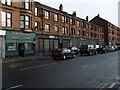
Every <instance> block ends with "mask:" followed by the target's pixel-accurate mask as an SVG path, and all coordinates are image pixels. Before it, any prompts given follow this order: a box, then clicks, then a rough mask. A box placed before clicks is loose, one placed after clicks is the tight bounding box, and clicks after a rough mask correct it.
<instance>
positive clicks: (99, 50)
mask: <svg viewBox="0 0 120 90" xmlns="http://www.w3.org/2000/svg"><path fill="white" fill-rule="evenodd" d="M97 52H98V53H99V54H100V53H106V52H108V48H107V46H100V47H99V48H97Z"/></svg>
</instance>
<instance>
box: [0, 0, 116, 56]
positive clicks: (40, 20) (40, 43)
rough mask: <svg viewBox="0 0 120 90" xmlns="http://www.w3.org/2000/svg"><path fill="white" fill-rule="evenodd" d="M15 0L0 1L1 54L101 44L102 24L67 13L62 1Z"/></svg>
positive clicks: (48, 50)
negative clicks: (55, 3) (51, 3)
mask: <svg viewBox="0 0 120 90" xmlns="http://www.w3.org/2000/svg"><path fill="white" fill-rule="evenodd" d="M14 1H15V0H14ZM16 1H17V2H13V0H1V2H0V5H1V7H0V10H1V14H0V18H2V19H1V22H0V23H1V24H0V58H1V57H2V58H5V57H13V56H16V57H19V56H27V55H33V54H35V53H38V54H40V53H41V54H46V53H50V52H51V51H52V50H54V49H56V48H58V47H59V48H67V47H72V46H75V47H79V46H80V45H82V44H93V45H96V44H99V45H104V33H103V31H104V30H103V27H101V26H99V25H96V24H94V23H90V22H89V20H88V16H87V17H86V19H81V18H79V17H78V16H77V14H76V11H73V13H72V14H69V13H67V12H65V11H64V8H63V5H62V4H60V6H59V9H55V8H52V7H49V6H46V5H44V4H41V3H39V2H34V1H33V0H16ZM116 29H117V28H116ZM111 31H113V30H112V29H111ZM116 33H117V32H114V40H116V39H117V36H115V35H116ZM110 38H111V37H110ZM112 40H113V39H112Z"/></svg>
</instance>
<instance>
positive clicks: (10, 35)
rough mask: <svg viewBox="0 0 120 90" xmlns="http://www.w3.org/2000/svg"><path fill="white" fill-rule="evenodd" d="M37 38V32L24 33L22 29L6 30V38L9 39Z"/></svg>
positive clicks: (29, 39)
mask: <svg viewBox="0 0 120 90" xmlns="http://www.w3.org/2000/svg"><path fill="white" fill-rule="evenodd" d="M34 38H35V33H34V32H31V33H23V32H20V31H7V32H6V39H7V40H28V41H31V40H32V41H33V40H34Z"/></svg>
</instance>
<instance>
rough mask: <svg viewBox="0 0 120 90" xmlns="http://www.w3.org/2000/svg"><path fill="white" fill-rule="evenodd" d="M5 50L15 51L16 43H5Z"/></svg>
mask: <svg viewBox="0 0 120 90" xmlns="http://www.w3.org/2000/svg"><path fill="white" fill-rule="evenodd" d="M6 50H7V51H8V52H13V51H16V43H7V44H6Z"/></svg>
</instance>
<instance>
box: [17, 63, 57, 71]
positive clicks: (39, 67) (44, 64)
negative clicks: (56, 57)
mask: <svg viewBox="0 0 120 90" xmlns="http://www.w3.org/2000/svg"><path fill="white" fill-rule="evenodd" d="M55 64H57V63H50V64H44V65H40V66H34V67H27V68H22V69H19V70H28V69H34V68H40V67H45V66H50V65H55Z"/></svg>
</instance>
